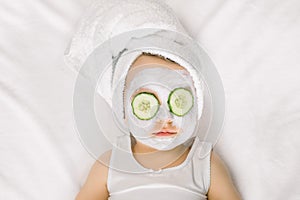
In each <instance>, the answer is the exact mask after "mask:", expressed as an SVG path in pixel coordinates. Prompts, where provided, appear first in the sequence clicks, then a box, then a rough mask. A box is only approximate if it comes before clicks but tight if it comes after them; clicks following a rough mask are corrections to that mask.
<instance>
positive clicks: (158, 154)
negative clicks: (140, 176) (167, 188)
mask: <svg viewBox="0 0 300 200" xmlns="http://www.w3.org/2000/svg"><path fill="white" fill-rule="evenodd" d="M189 150H190V147H187V146H185V145H183V144H181V145H179V146H177V147H175V148H173V149H171V150H167V151H159V150H157V149H154V148H152V147H149V146H147V145H144V144H143V143H141V142H139V141H135V144H134V145H133V146H132V152H133V155H134V157H135V159H136V160H137V161H138V162H139V163H140V164H141V165H143V166H144V167H146V168H150V169H154V170H158V169H163V168H169V167H173V166H176V165H179V164H181V163H182V162H183V161H184V160H185V159H186V157H187V155H188V153H189Z"/></svg>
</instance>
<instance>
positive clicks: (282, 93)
mask: <svg viewBox="0 0 300 200" xmlns="http://www.w3.org/2000/svg"><path fill="white" fill-rule="evenodd" d="M166 2H167V3H168V4H170V5H171V6H172V7H173V8H174V10H175V11H176V12H177V13H178V16H179V18H180V19H181V20H182V22H183V24H184V25H185V26H186V28H187V30H189V31H190V32H191V34H192V35H193V36H194V37H196V38H197V39H198V41H199V42H200V43H201V44H202V45H203V46H204V47H205V48H206V49H207V51H208V53H209V55H210V56H211V57H212V59H213V60H214V62H215V63H216V65H217V67H218V70H219V72H220V75H221V77H222V79H223V83H224V87H225V93H226V98H227V108H226V111H227V116H226V123H225V126H224V131H223V135H222V137H221V139H220V141H219V143H218V144H217V147H216V149H217V151H218V152H219V154H220V155H221V157H222V158H223V159H224V161H225V162H226V164H227V165H228V168H229V170H230V172H231V174H232V177H233V180H234V183H235V184H236V186H237V188H238V190H239V191H240V193H241V194H242V196H243V199H246V200H253V199H255V200H265V199H272V200H276V199H278V200H279V199H288V200H290V199H291V200H297V199H298V200H299V199H300V190H299V185H300V175H299V166H300V156H299V152H300V147H299V146H300V136H299V135H298V133H299V128H300V123H299V120H300V104H299V101H300V79H299V73H300V69H299V67H298V65H299V61H300V57H299V56H298V55H297V54H298V52H299V50H300V12H299V10H300V2H299V1H296V0H286V1H278V0H264V1H261V0H252V1H247V0H230V1H222V0H210V1H204V0H189V1H188V3H187V1H183V0H166ZM88 4H89V2H88V1H84V0H73V1H71V0H64V1H50V0H44V1H38V0H31V1H22V0H10V1H8V0H2V1H1V6H0V25H1V27H0V38H1V39H0V52H1V53H0V70H1V71H0V158H1V162H0V199H6V200H16V199H26V200H27V199H28V200H35V199H41V198H43V199H49V200H50V199H51V200H53V199H55V200H59V199H74V197H75V195H76V193H77V192H78V191H79V189H80V186H81V185H82V184H83V183H84V181H85V178H86V175H87V173H88V171H89V168H90V166H91V165H92V163H93V162H94V161H93V159H92V158H91V157H90V156H89V154H88V153H87V152H86V151H85V149H84V148H83V147H82V146H81V144H80V141H79V139H78V138H77V136H76V132H75V130H74V122H73V118H72V92H73V84H74V82H75V78H76V77H75V73H74V72H73V71H71V70H70V69H69V68H67V67H66V66H65V65H64V63H63V60H62V55H63V51H64V49H65V47H66V46H67V43H68V41H69V39H70V37H71V35H72V33H73V31H74V29H75V24H76V22H77V20H78V19H79V17H80V15H81V14H82V12H83V11H84V10H85V8H86V7H87V6H88Z"/></svg>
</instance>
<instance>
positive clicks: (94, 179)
mask: <svg viewBox="0 0 300 200" xmlns="http://www.w3.org/2000/svg"><path fill="white" fill-rule="evenodd" d="M110 156H111V150H108V151H106V152H105V153H103V154H102V155H101V156H100V157H99V158H98V160H96V161H95V163H94V164H93V166H92V167H91V169H90V172H89V175H88V177H87V179H86V182H85V184H84V185H83V187H82V188H81V190H80V192H79V193H78V195H77V196H76V200H84V199H107V198H108V195H109V194H108V190H107V185H106V184H107V177H108V162H109V160H110Z"/></svg>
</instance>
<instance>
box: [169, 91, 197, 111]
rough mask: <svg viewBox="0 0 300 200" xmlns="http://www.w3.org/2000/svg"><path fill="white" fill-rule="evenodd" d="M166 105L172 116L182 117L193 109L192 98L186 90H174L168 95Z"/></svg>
mask: <svg viewBox="0 0 300 200" xmlns="http://www.w3.org/2000/svg"><path fill="white" fill-rule="evenodd" d="M168 105H169V109H170V111H171V112H172V113H173V114H175V115H177V116H183V115H185V114H187V113H188V112H189V111H190V110H191V108H192V107H193V105H194V97H193V95H192V93H191V91H189V90H188V89H185V88H176V89H174V90H173V91H172V92H171V93H170V95H169V99H168Z"/></svg>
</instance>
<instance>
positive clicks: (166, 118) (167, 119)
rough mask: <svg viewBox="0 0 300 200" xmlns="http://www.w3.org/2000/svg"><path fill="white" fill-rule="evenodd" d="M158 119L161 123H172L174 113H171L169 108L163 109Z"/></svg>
mask: <svg viewBox="0 0 300 200" xmlns="http://www.w3.org/2000/svg"><path fill="white" fill-rule="evenodd" d="M157 119H158V121H159V122H164V123H172V122H173V119H174V116H173V115H172V113H171V112H170V111H169V109H168V108H166V107H161V109H160V110H159V113H158V118H157Z"/></svg>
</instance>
